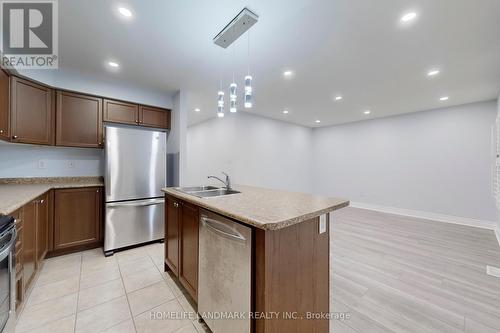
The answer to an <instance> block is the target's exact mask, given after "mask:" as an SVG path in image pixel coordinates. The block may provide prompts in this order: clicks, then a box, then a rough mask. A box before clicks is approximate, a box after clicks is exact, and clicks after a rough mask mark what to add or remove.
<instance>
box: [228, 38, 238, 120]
mask: <svg viewBox="0 0 500 333" xmlns="http://www.w3.org/2000/svg"><path fill="white" fill-rule="evenodd" d="M235 61H236V49H235V48H234V45H233V62H235ZM237 87H238V85H237V84H236V82H234V64H233V82H232V83H231V84H230V85H229V112H231V113H235V112H236V111H238V109H237V104H236V100H237V99H238V96H237V95H236V88H237Z"/></svg>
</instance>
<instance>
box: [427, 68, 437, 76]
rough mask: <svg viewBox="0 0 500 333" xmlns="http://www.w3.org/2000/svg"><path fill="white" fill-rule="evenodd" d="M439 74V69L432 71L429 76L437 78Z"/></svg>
mask: <svg viewBox="0 0 500 333" xmlns="http://www.w3.org/2000/svg"><path fill="white" fill-rule="evenodd" d="M438 74H439V69H431V70H430V71H429V72H428V73H427V76H436V75H438Z"/></svg>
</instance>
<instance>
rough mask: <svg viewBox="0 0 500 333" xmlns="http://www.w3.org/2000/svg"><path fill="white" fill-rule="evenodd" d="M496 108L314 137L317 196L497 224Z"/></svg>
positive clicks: (482, 106)
mask: <svg viewBox="0 0 500 333" xmlns="http://www.w3.org/2000/svg"><path fill="white" fill-rule="evenodd" d="M496 110H497V106H496V104H495V102H494V101H492V102H483V103H475V104H468V105H463V106H458V107H451V108H447V109H439V110H431V111H426V112H419V113H413V114H409V115H403V116H397V117H391V118H384V119H378V120H372V121H364V122H358V123H351V124H346V125H341V126H333V127H327V128H321V129H316V130H314V135H313V145H312V146H313V147H314V160H313V175H314V182H313V186H314V190H315V192H318V193H321V194H325V195H331V196H340V197H346V198H349V199H351V200H352V201H355V202H361V203H369V204H374V205H380V206H386V207H397V208H403V209H411V210H417V211H424V212H432V213H439V214H446V215H451V216H458V217H465V218H473V219H481V220H487V221H495V220H496V211H495V210H496V209H495V205H494V200H493V198H492V192H491V184H492V183H491V182H492V179H491V177H492V175H491V165H492V156H491V126H492V124H493V122H494V119H495V116H496Z"/></svg>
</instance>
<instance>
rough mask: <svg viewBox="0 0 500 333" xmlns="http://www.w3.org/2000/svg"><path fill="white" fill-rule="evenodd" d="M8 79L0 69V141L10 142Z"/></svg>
mask: <svg viewBox="0 0 500 333" xmlns="http://www.w3.org/2000/svg"><path fill="white" fill-rule="evenodd" d="M9 100H10V79H9V75H8V74H7V73H6V72H5V71H4V70H3V69H0V140H7V141H10V108H9Z"/></svg>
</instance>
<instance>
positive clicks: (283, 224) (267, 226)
mask: <svg viewBox="0 0 500 333" xmlns="http://www.w3.org/2000/svg"><path fill="white" fill-rule="evenodd" d="M162 191H163V192H164V193H165V194H169V195H172V196H174V197H176V198H178V199H181V200H184V201H187V202H189V203H191V204H193V205H196V206H200V207H202V208H205V209H207V210H210V211H212V212H214V213H218V214H221V215H223V216H225V217H228V218H231V219H233V220H236V221H238V222H241V223H244V224H248V225H251V226H253V227H255V228H258V229H262V230H269V231H272V230H280V229H284V228H287V227H290V226H292V225H294V224H298V223H301V222H304V221H308V220H310V219H313V218H315V217H318V216H321V215H324V214H327V213H330V212H333V211H335V210H338V209H341V208H345V207H348V206H349V205H350V201H349V200H345V201H343V202H341V203H339V204H336V205H333V206H329V207H327V208H324V209H321V210H316V211H313V212H311V213H308V214H303V215H300V216H297V217H295V218H292V219H288V220H280V221H276V222H271V223H262V222H259V221H255V220H251V219H248V218H245V217H242V216H239V215H236V214H231V213H230V212H227V211H225V210H223V209H220V208H217V207H214V206H212V205H210V203H209V202H203V201H201V200H197V197H194V196H192V195H189V194H185V193H182V192H180V191H178V190H176V189H175V188H162ZM341 200H344V199H341Z"/></svg>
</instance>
